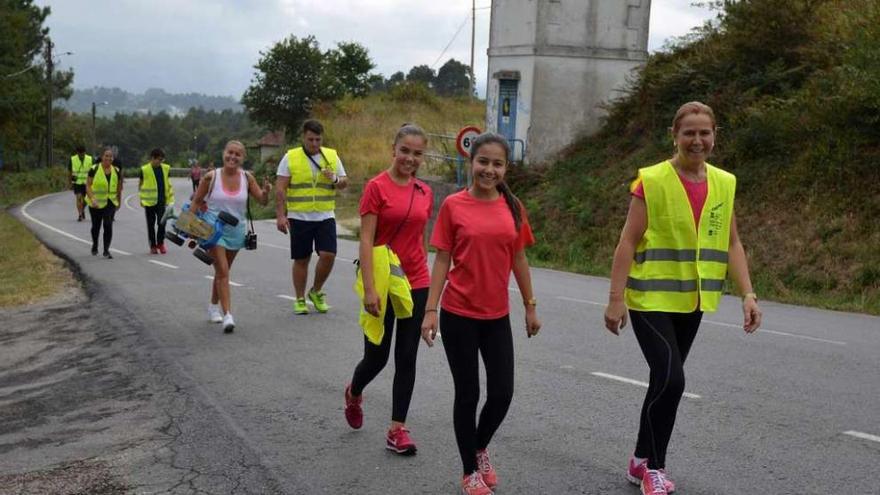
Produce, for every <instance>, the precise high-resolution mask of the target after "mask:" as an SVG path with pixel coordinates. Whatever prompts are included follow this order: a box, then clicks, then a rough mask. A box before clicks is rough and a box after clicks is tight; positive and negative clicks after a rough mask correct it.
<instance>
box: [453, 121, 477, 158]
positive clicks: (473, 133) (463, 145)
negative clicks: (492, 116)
mask: <svg viewBox="0 0 880 495" xmlns="http://www.w3.org/2000/svg"><path fill="white" fill-rule="evenodd" d="M482 133H483V131H481V130H480V128H479V127H476V126H473V125H469V126H466V127H462V128H461V130H460V131H458V135H457V136H455V149H457V150H458V154H459V155H461V156H463V157H465V158H470V157H471V144H473V142H474V138H476V137H477V136H479V135H480V134H482Z"/></svg>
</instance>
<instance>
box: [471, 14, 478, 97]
mask: <svg viewBox="0 0 880 495" xmlns="http://www.w3.org/2000/svg"><path fill="white" fill-rule="evenodd" d="M476 30H477V0H471V100H473V99H474V92H476V88H477V81H476V77H474V38H475V35H476Z"/></svg>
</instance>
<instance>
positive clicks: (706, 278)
mask: <svg viewBox="0 0 880 495" xmlns="http://www.w3.org/2000/svg"><path fill="white" fill-rule="evenodd" d="M706 175H707V181H708V189H709V191H708V194H707V196H706V203H705V205H704V206H703V212H702V214H701V215H700V225H699V230H698V229H697V227H696V226H695V225H694V214H693V210H692V209H691V205H690V202H689V201H688V198H687V193H686V192H685V189H684V186H683V185H682V183H681V179H679V177H678V173H677V172H676V171H675V167H674V166H673V165H672V163H670V162H669V161H668V160H667V161H665V162H662V163H659V164H657V165H654V166H651V167H646V168H643V169H640V170H639V180H641V181H642V185H643V188H644V191H645V203H646V205H647V209H648V228H647V230H646V231H645V235H644V236H643V237H642V240H641V241H639V244H638V246H637V247H636V253H635V256H634V259H633V262H632V264H631V265H630V270H629V278H628V279H627V283H626V304H627V306H628V307H629V308H631V309H635V310H638V311H666V312H670V313H690V312H692V311H695V310H697V309H698V307H699V309H700V310H701V311H715V310H716V309H717V308H718V302H719V301H720V300H721V293H722V290H723V288H724V280H725V278H726V277H727V250H728V247H729V246H730V225H731V220H732V219H733V199H734V195H735V192H736V177H734V175H733V174H731V173H729V172H725V171H724V170H721V169H719V168H716V167H714V166H712V165H709V164H708V163H707V164H706Z"/></svg>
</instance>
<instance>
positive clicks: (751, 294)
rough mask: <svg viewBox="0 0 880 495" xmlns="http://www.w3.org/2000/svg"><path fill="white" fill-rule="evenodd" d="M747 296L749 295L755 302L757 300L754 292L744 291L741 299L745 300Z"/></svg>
mask: <svg viewBox="0 0 880 495" xmlns="http://www.w3.org/2000/svg"><path fill="white" fill-rule="evenodd" d="M747 297H751V298H752V299H754V300H755V302H758V295H757V294H755V293H754V292H746V293H745V294H743V301H745V300H746V298H747Z"/></svg>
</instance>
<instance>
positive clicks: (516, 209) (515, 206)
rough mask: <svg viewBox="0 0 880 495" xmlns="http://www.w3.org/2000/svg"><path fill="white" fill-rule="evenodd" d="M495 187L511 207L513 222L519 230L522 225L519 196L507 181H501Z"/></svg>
mask: <svg viewBox="0 0 880 495" xmlns="http://www.w3.org/2000/svg"><path fill="white" fill-rule="evenodd" d="M495 189H497V190H498V192H499V193H501V195H502V196H504V202H505V203H507V207H508V208H510V214H511V216H513V224H514V225H516V231H517V232H519V229H520V227H522V203H520V202H519V198H517V197H516V196H514V194H513V191H511V190H510V186H508V185H507V182H504V181H501V182H499V183H498V185H496V186H495Z"/></svg>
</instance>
